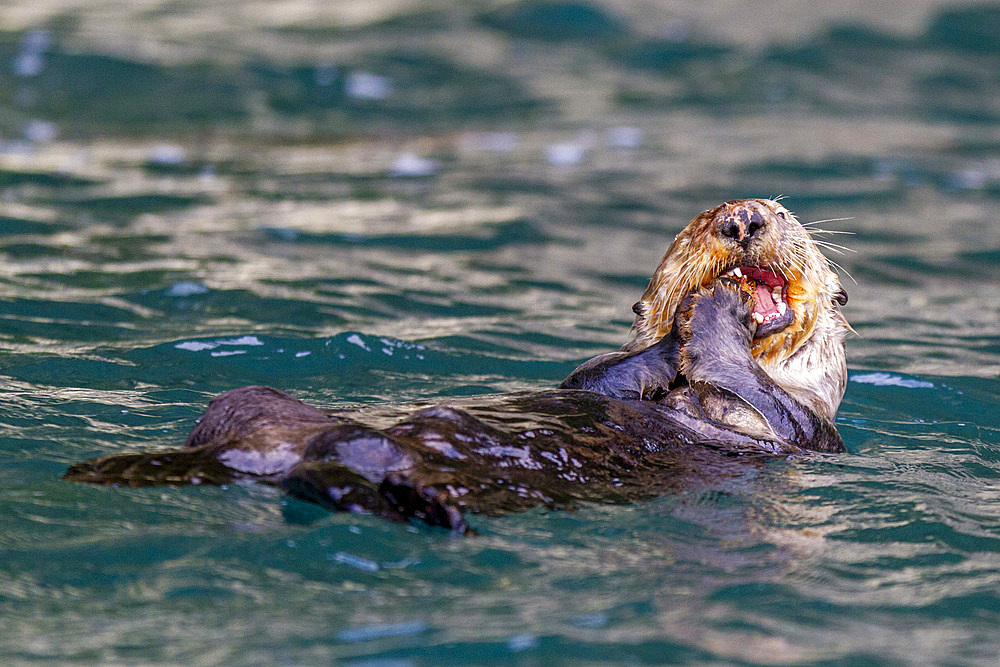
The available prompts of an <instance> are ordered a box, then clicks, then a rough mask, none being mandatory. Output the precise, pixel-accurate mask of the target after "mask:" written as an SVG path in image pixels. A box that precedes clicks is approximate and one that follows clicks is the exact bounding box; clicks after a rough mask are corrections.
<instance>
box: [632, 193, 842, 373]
mask: <svg viewBox="0 0 1000 667" xmlns="http://www.w3.org/2000/svg"><path fill="white" fill-rule="evenodd" d="M736 267H760V268H763V269H768V270H769V271H772V272H774V273H776V274H778V275H780V276H781V277H783V278H784V280H785V281H786V284H785V286H784V288H783V296H784V300H785V303H786V304H787V307H788V308H790V309H791V310H792V312H793V313H794V319H793V321H792V322H791V324H789V325H788V326H787V327H785V328H784V329H782V330H780V331H777V332H775V333H773V334H771V335H769V336H764V337H762V338H759V339H756V340H754V342H753V347H752V352H753V355H754V357H756V358H757V359H758V361H759V362H760V363H761V364H762V365H764V366H772V365H774V364H780V363H781V362H782V361H784V360H785V359H787V358H788V357H790V356H791V355H793V354H794V353H795V352H796V351H797V350H798V349H799V348H800V347H801V346H802V345H803V344H804V343H805V342H806V341H807V340H809V339H810V337H811V336H812V335H813V333H814V331H815V330H816V326H817V321H818V318H820V317H821V316H831V313H832V316H833V318H834V320H835V321H833V322H829V323H828V324H829V325H830V327H834V326H836V328H841V327H839V326H838V325H842V328H843V329H845V330H846V329H847V328H848V324H847V322H846V320H844V319H843V316H842V315H841V314H840V311H839V308H837V307H836V306H835V305H834V304H833V301H834V300H835V299H836V300H838V301H840V302H841V303H843V302H844V300H845V299H846V293H845V292H844V291H843V288H842V287H841V285H840V281H839V280H838V279H837V276H836V274H835V273H833V271H832V270H831V269H830V266H829V263H828V262H827V259H826V258H825V257H824V256H823V255H822V253H820V251H819V248H818V247H817V246H816V244H815V243H814V242H813V240H812V238H811V237H810V236H809V234H808V232H807V231H806V229H805V228H804V227H803V226H802V225H801V224H800V223H799V222H798V220H796V219H795V216H793V215H792V214H791V213H790V212H789V211H788V210H787V209H786V208H785V207H784V206H782V205H781V204H779V203H778V202H776V201H773V200H770V199H737V200H734V201H730V202H726V203H724V204H721V205H719V206H717V207H715V208H713V209H711V210H708V211H705V212H704V213H702V214H701V215H699V216H698V217H696V218H695V219H694V220H692V221H691V222H690V223H688V225H687V227H685V228H684V229H683V230H682V231H681V232H680V233H679V234H678V235H677V237H676V238H675V239H674V242H673V243H671V244H670V247H669V248H668V249H667V253H666V254H665V255H664V256H663V259H662V260H660V264H659V266H658V267H657V268H656V272H655V273H654V274H653V277H652V279H651V280H650V281H649V286H648V287H647V288H646V291H645V292H644V293H643V295H642V299H640V301H639V303H637V304H636V312H637V316H636V318H635V323H634V324H633V327H632V328H633V333H634V334H635V338H634V339H633V340H632V341H630V342H629V343H628V344H626V346H625V347H624V349H625V350H628V351H635V350H641V349H643V348H645V347H648V346H649V345H651V344H653V343H655V342H656V341H657V340H659V339H660V338H662V337H663V336H664V335H666V334H667V333H669V332H670V328H671V326H672V325H673V318H674V313H675V311H676V310H677V306H678V305H679V304H680V302H681V300H682V299H683V298H684V297H685V296H686V295H687V294H689V293H690V292H691V291H692V290H695V289H697V288H699V287H703V286H707V285H709V284H710V283H711V282H712V281H713V280H715V279H716V278H718V277H719V276H720V275H721V274H723V273H726V272H727V271H731V270H732V269H733V268H736ZM821 328H822V329H824V330H825V329H826V328H828V327H827V326H826V323H824V326H823V327H821Z"/></svg>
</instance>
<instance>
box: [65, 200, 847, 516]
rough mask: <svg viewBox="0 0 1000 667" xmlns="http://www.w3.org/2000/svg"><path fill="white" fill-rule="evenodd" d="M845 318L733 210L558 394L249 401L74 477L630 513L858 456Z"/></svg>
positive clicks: (822, 273)
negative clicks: (693, 483) (723, 480)
mask: <svg viewBox="0 0 1000 667" xmlns="http://www.w3.org/2000/svg"><path fill="white" fill-rule="evenodd" d="M846 299H847V295H846V293H845V292H844V290H843V288H842V287H841V285H840V282H839V280H838V279H837V276H836V274H834V273H833V271H832V270H831V269H830V267H829V264H828V262H827V260H826V258H824V257H823V255H822V254H821V253H820V251H819V249H818V247H817V246H816V244H815V243H814V242H813V241H812V239H811V238H810V236H809V234H808V233H807V232H806V230H805V228H803V227H802V225H801V224H799V222H798V221H797V220H796V219H795V218H794V217H793V216H792V214H791V213H789V212H788V211H787V210H786V209H785V208H784V207H783V206H782V205H781V204H779V203H778V202H776V201H773V200H766V199H741V200H736V201H730V202H726V203H724V204H721V205H720V206H717V207H715V208H713V209H711V210H709V211H706V212H704V213H702V214H701V215H699V216H698V217H696V218H695V219H694V220H692V221H691V222H690V223H689V224H688V225H687V226H686V227H685V228H684V230H683V231H681V233H680V234H678V235H677V237H676V239H675V240H674V242H673V243H672V244H671V245H670V247H669V249H668V250H667V253H666V255H665V256H664V257H663V259H662V261H661V262H660V265H659V266H658V267H657V269H656V271H655V273H654V275H653V278H652V280H651V281H650V283H649V286H648V287H647V289H646V291H645V293H644V294H643V296H642V298H641V299H640V301H639V302H638V303H636V305H635V307H634V308H633V310H634V311H635V313H636V318H635V323H634V326H633V337H632V339H631V340H630V341H629V342H628V343H626V344H625V345H624V346H623V347H622V349H621V350H619V351H617V352H610V353H607V354H603V355H600V356H598V357H595V358H594V359H591V360H589V361H587V362H585V363H584V364H582V365H581V366H580V367H579V368H577V369H576V370H575V371H573V373H571V374H570V376H569V377H567V378H566V380H564V381H563V383H562V384H561V385H560V387H559V388H558V389H553V390H542V391H531V392H520V393H513V394H505V395H500V396H492V397H480V398H475V399H467V400H461V401H454V402H451V403H449V404H446V405H430V406H400V407H396V406H388V407H383V408H373V409H369V410H362V411H345V410H334V411H325V410H320V409H318V408H315V407H312V406H309V405H306V404H305V403H302V402H301V401H298V400H296V399H294V398H292V397H291V396H288V395H287V394H284V393H282V392H280V391H277V390H275V389H270V388H267V387H256V386H253V387H243V388H240V389H235V390H232V391H229V392H226V393H224V394H222V395H220V396H219V397H217V398H215V399H214V400H213V401H212V402H211V403H210V404H209V407H208V410H207V411H206V412H205V414H204V415H203V416H202V417H201V418H200V419H199V420H198V423H197V424H196V425H195V427H194V428H193V430H192V431H191V434H190V436H189V437H188V440H187V443H186V445H185V447H184V448H182V449H173V450H165V451H157V452H143V453H127V454H118V455H114V456H109V457H105V458H101V459H95V460H91V461H84V462H82V463H78V464H76V465H74V466H72V467H71V468H70V469H69V470H68V471H67V473H66V475H65V477H66V478H67V479H70V480H73V481H80V482H92V483H99V484H111V485H119V484H121V485H128V486H145V485H153V484H174V485H176V484H197V483H215V484H220V483H226V482H230V481H238V480H256V481H261V482H264V483H269V484H274V485H276V486H278V487H280V488H282V489H283V490H284V491H285V492H287V493H288V494H290V495H292V496H294V497H297V498H301V499H305V500H309V501H312V502H315V503H318V504H320V505H323V506H325V507H328V508H330V509H337V510H347V511H355V512H367V513H372V514H376V515H379V516H384V517H387V518H392V519H397V520H409V519H418V520H422V521H425V522H427V523H429V524H432V525H441V526H446V527H449V528H451V529H453V530H457V531H465V530H466V523H465V518H464V516H465V514H466V513H469V512H472V513H485V514H497V513H503V512H509V511H516V510H522V509H526V508H529V507H534V506H538V505H545V506H549V507H570V506H573V505H575V504H576V503H578V502H580V501H603V502H631V501H634V500H637V499H642V498H648V497H651V496H655V495H657V494H661V493H663V492H665V491H666V490H669V489H671V488H676V487H677V485H679V484H683V483H684V482H685V480H689V479H691V478H693V477H706V476H707V477H711V476H713V475H720V474H728V473H727V471H729V470H731V468H732V467H733V466H745V465H747V463H746V462H747V461H748V460H750V461H753V460H759V459H760V458H761V457H767V456H772V455H774V454H789V453H795V452H801V451H802V450H814V451H824V452H838V451H843V449H844V447H843V442H842V441H841V439H840V436H839V435H838V433H837V430H836V428H835V427H834V425H833V419H834V416H835V414H836V410H837V406H838V404H839V403H840V400H841V398H842V396H843V392H844V388H845V384H846V377H847V370H846V364H845V352H844V338H845V334H846V332H847V331H848V330H849V326H848V324H847V321H846V320H845V319H844V317H843V315H842V314H841V312H840V308H839V306H840V305H842V304H844V303H845V302H846ZM735 455H740V456H735Z"/></svg>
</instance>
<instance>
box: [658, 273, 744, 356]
mask: <svg viewBox="0 0 1000 667" xmlns="http://www.w3.org/2000/svg"><path fill="white" fill-rule="evenodd" d="M756 328H757V324H756V322H755V321H754V319H753V296H752V295H751V294H748V293H747V291H746V290H744V289H743V288H742V286H741V285H740V283H739V282H738V281H736V280H732V279H730V278H718V279H716V280H715V281H714V282H713V283H712V284H710V285H708V286H707V287H702V288H700V289H697V290H695V291H694V292H691V293H690V294H688V295H687V297H685V298H684V300H683V301H681V303H680V305H679V306H678V307H677V313H676V314H675V315H674V329H675V331H677V332H678V334H679V336H680V339H681V341H682V343H683V344H687V343H689V342H691V341H692V340H697V339H699V338H708V339H709V340H715V339H718V338H720V337H731V336H735V337H736V338H738V339H740V340H742V339H746V341H747V342H748V343H749V341H750V340H752V338H753V334H754V331H755V330H756Z"/></svg>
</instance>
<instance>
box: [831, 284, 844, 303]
mask: <svg viewBox="0 0 1000 667" xmlns="http://www.w3.org/2000/svg"><path fill="white" fill-rule="evenodd" d="M833 300H834V301H836V302H837V303H839V304H840V305H841V306H845V305H847V290H845V289H844V288H843V287H841V288H840V289H839V290H837V291H836V293H835V294H834V295H833Z"/></svg>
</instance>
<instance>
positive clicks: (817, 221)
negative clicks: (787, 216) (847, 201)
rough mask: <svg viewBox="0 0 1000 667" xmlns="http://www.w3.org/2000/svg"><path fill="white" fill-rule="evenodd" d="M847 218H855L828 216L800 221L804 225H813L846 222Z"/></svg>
mask: <svg viewBox="0 0 1000 667" xmlns="http://www.w3.org/2000/svg"><path fill="white" fill-rule="evenodd" d="M845 220H854V218H853V217H851V218H826V219H824V220H811V221H810V222H800V223H799V224H800V225H802V226H803V227H812V226H813V225H822V224H823V223H824V222H844V221H845Z"/></svg>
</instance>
